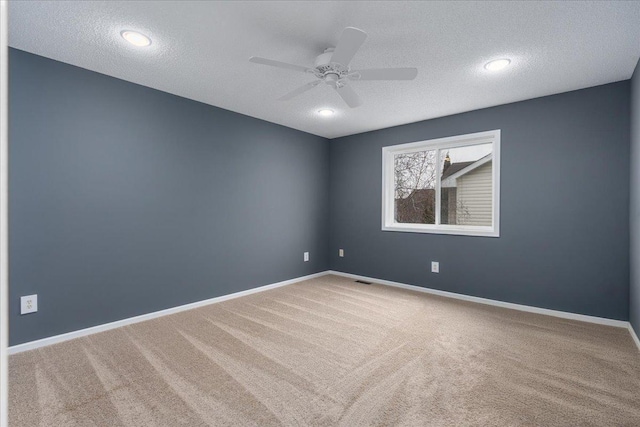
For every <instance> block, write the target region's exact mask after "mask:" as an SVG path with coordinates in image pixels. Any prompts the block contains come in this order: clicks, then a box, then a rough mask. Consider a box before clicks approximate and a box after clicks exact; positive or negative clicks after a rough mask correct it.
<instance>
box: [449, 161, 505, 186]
mask: <svg viewBox="0 0 640 427" xmlns="http://www.w3.org/2000/svg"><path fill="white" fill-rule="evenodd" d="M492 159H493V153H489V154H487V155H486V156H484V157H482V158H480V159H478V160H476V161H475V162H460V163H451V166H449V167H448V168H447V169H446V170H445V171H444V173H443V174H442V177H441V178H440V180H441V181H440V183H441V185H442V187H455V186H456V179H458V178H459V177H461V176H462V175H465V174H467V173H469V172H471V171H472V170H474V169H477V168H479V167H480V166H482V165H484V164H485V163H488V162H490V161H491V160H492ZM450 171H451V172H450Z"/></svg>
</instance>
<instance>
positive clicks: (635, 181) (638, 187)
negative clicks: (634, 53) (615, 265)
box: [629, 62, 640, 334]
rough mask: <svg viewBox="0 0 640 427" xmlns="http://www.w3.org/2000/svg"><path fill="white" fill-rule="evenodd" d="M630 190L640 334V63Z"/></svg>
mask: <svg viewBox="0 0 640 427" xmlns="http://www.w3.org/2000/svg"><path fill="white" fill-rule="evenodd" d="M630 157H631V184H630V185H631V189H630V195H631V197H630V209H629V217H630V218H629V220H630V233H631V241H630V243H631V244H630V267H631V280H630V287H629V320H630V322H631V325H632V326H633V329H634V330H635V332H636V334H640V62H639V63H638V65H636V69H635V72H634V73H633V77H632V79H631V156H630Z"/></svg>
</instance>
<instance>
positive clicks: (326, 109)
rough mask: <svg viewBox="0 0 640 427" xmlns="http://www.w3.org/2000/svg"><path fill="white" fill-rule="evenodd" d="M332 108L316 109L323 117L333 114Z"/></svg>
mask: <svg viewBox="0 0 640 427" xmlns="http://www.w3.org/2000/svg"><path fill="white" fill-rule="evenodd" d="M333 112H334V111H333V110H330V109H328V108H323V109H322V110H318V114H320V115H321V116H323V117H329V116H333Z"/></svg>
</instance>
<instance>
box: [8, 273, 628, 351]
mask: <svg viewBox="0 0 640 427" xmlns="http://www.w3.org/2000/svg"><path fill="white" fill-rule="evenodd" d="M327 274H334V275H336V276H343V277H349V278H351V279H355V280H364V281H367V282H374V283H379V284H381V285H387V286H394V287H397V288H403V289H410V290H412V291H418V292H424V293H427V294H432V295H438V296H442V297H447V298H454V299H458V300H462V301H470V302H476V303H479V304H486V305H492V306H496V307H503V308H509V309H512V310H519V311H526V312H529V313H536V314H543V315H547V316H554V317H560V318H563V319H571V320H578V321H581V322H588V323H596V324H599V325H607V326H615V327H618V328H626V329H628V330H629V333H630V334H631V336H632V338H633V340H634V341H635V343H636V345H637V346H638V349H639V350H640V340H638V336H637V335H636V333H635V331H634V330H633V328H632V327H631V324H630V323H629V322H625V321H622V320H614V319H606V318H603V317H596V316H587V315H585V314H575V313H569V312H566V311H558V310H549V309H546V308H538V307H532V306H528V305H522V304H514V303H510V302H503V301H497V300H492V299H487V298H480V297H473V296H469V295H464V294H457V293H454V292H447V291H440V290H437V289H430V288H424V287H422V286H415V285H408V284H405V283H399V282H393V281H390V280H382V279H376V278H374V277H367V276H360V275H357V274H351V273H343V272H340V271H333V270H327V271H322V272H320V273H315V274H310V275H308V276H302V277H297V278H295V279H290V280H285V281H283V282H278V283H272V284H270V285H265V286H260V287H258V288H253V289H247V290H246V291H241V292H236V293H233V294H229V295H222V296H219V297H215V298H210V299H206V300H203V301H197V302H194V303H190V304H185V305H180V306H177V307H172V308H168V309H166V310H160V311H154V312H153V313H147V314H143V315H140V316H135V317H130V318H127V319H122V320H117V321H115V322H110V323H105V324H102V325H97V326H92V327H90V328H86V329H80V330H77V331H73V332H68V333H65V334H61V335H54V336H52V337H47V338H43V339H40V340H36V341H30V342H26V343H24V344H18V345H14V346H11V347H9V354H10V355H11V354H16V353H21V352H23V351H27V350H34V349H37V348H40V347H45V346H48V345H51V344H56V343H60V342H64V341H68V340H72V339H74V338H80V337H84V336H87V335H91V334H95V333H98V332H103V331H108V330H110V329H115V328H119V327H121V326H126V325H132V324H134V323H138V322H144V321H145V320H151V319H155V318H157V317H162V316H167V315H169V314H174V313H179V312H181V311H185V310H191V309H193V308H198V307H202V306H205V305H209V304H215V303H218V302H222V301H227V300H230V299H234V298H239V297H242V296H245V295H251V294H255V293H258V292H263V291H266V290H269V289H274V288H279V287H281V286H286V285H291V284H293V283H298V282H302V281H305V280H309V279H314V278H316V277H321V276H325V275H327Z"/></svg>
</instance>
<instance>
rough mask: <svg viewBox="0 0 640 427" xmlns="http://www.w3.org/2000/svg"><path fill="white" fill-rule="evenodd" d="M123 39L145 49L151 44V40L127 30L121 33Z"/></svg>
mask: <svg viewBox="0 0 640 427" xmlns="http://www.w3.org/2000/svg"><path fill="white" fill-rule="evenodd" d="M120 35H122V38H123V39H125V40H126V41H128V42H129V43H131V44H132V45H134V46H138V47H145V46H149V45H150V44H151V39H150V38H149V37H147V36H145V35H144V34H140V33H138V32H137V31H130V30H125V31H123V32H121V33H120Z"/></svg>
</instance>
